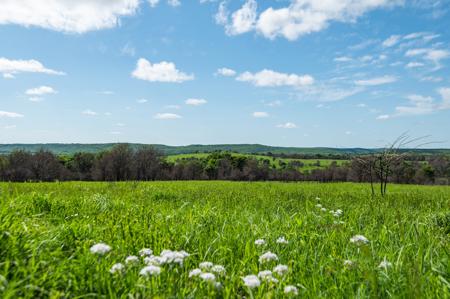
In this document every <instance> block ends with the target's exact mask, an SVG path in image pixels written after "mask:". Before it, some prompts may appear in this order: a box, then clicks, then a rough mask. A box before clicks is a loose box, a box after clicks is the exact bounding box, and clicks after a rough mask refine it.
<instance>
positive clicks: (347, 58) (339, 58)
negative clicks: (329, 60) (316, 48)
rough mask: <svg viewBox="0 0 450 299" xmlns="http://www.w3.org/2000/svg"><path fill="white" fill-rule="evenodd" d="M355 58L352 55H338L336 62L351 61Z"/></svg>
mask: <svg viewBox="0 0 450 299" xmlns="http://www.w3.org/2000/svg"><path fill="white" fill-rule="evenodd" d="M352 60H353V59H352V58H351V57H347V56H341V57H336V58H334V61H335V62H350V61H352Z"/></svg>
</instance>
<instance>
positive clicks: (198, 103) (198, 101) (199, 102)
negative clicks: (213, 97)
mask: <svg viewBox="0 0 450 299" xmlns="http://www.w3.org/2000/svg"><path fill="white" fill-rule="evenodd" d="M185 103H186V105H190V106H201V105H205V104H206V103H208V101H207V100H205V99H187V100H186V101H185Z"/></svg>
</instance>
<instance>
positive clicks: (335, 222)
mask: <svg viewBox="0 0 450 299" xmlns="http://www.w3.org/2000/svg"><path fill="white" fill-rule="evenodd" d="M333 224H335V225H339V224H345V222H344V221H333Z"/></svg>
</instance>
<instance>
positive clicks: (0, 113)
mask: <svg viewBox="0 0 450 299" xmlns="http://www.w3.org/2000/svg"><path fill="white" fill-rule="evenodd" d="M0 117H9V118H20V117H24V115H23V114H20V113H16V112H8V111H0Z"/></svg>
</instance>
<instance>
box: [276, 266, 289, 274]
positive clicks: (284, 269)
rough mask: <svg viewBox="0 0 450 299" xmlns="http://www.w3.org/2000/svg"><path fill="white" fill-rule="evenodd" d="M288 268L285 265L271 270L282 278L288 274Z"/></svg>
mask: <svg viewBox="0 0 450 299" xmlns="http://www.w3.org/2000/svg"><path fill="white" fill-rule="evenodd" d="M288 270H289V268H288V266H286V265H278V266H276V267H275V268H273V272H275V273H277V274H278V275H279V276H283V275H284V274H286V273H287V272H288Z"/></svg>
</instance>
